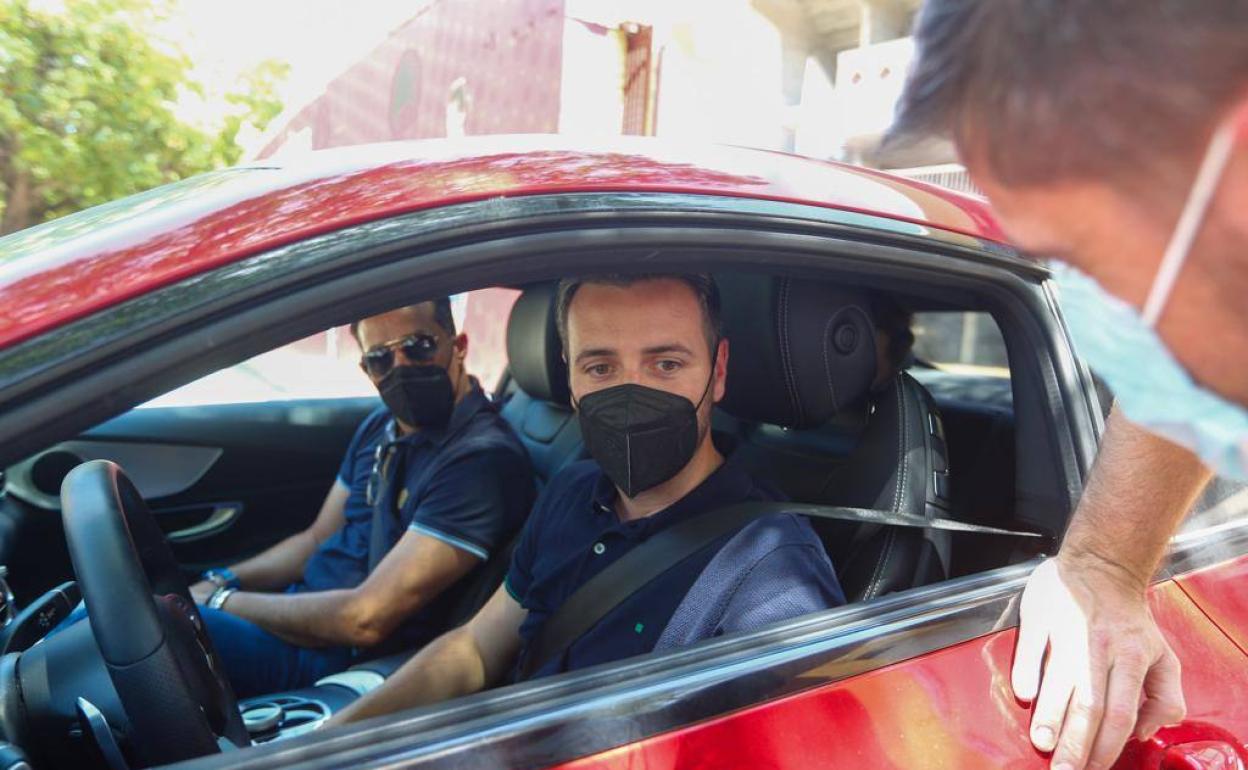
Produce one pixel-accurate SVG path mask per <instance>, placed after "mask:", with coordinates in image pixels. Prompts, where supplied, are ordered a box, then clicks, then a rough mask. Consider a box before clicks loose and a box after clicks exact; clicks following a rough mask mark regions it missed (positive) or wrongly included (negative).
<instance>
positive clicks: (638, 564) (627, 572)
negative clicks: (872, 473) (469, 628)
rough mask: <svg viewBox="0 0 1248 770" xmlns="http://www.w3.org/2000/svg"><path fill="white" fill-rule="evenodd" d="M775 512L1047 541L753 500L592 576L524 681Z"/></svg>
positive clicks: (536, 647)
mask: <svg viewBox="0 0 1248 770" xmlns="http://www.w3.org/2000/svg"><path fill="white" fill-rule="evenodd" d="M774 513H793V514H797V515H799V516H807V517H809V518H812V519H828V520H831V521H848V522H856V523H859V524H882V525H887V526H892V527H911V528H919V529H935V530H942V531H946V532H964V533H972V534H981V535H1008V536H1013V537H1023V538H1040V539H1045V538H1046V537H1047V536H1046V535H1042V534H1039V533H1036V532H1020V531H1015V530H1009V529H998V528H996V527H984V526H980V525H978V524H967V523H965V522H961V521H953V520H952V519H939V518H933V519H929V518H927V517H925V516H915V515H913V514H906V513H893V512H891V511H879V510H872V509H869V508H843V507H839V506H831V505H814V504H808V503H791V502H776V501H772V500H752V501H748V502H744V503H737V504H735V505H730V506H727V507H725V508H720V509H717V510H714V511H708V512H706V513H703V514H701V515H700V516H695V517H694V518H692V519H687V520H685V521H682V522H679V523H677V524H674V525H672V526H671V527H668V528H667V529H664V530H662V531H661V532H658V533H657V534H655V535H654V536H652V537H650V538H649V539H647V540H646V541H645V542H643V543H640V544H639V545H637V546H636V547H634V548H633V549H632V550H631V551H629V552H628V553H626V554H624V555H623V556H621V557H620V558H619V559H618V560H616V561H615V562H614V563H612V564H611V565H610V566H608V567H607V568H605V569H604V570H603V571H602V572H599V573H598V574H597V575H594V576H593V577H592V578H590V579H589V580H587V581H585V584H584V585H582V586H581V587H580V588H578V589H577V590H576V591H575V592H574V593H573V594H572V595H571V596H569V597H568V599H567V601H565V602H564V603H563V604H562V605H561V606H560V607H559V609H558V610H556V611H555V613H554V614H553V615H551V616H550V618H549V619H547V621H546V622H545V623H544V624H543V625H542V628H541V629H540V630H539V631H538V633H537V636H536V637H534V639H533V643H532V644H530V645H529V646H528V648H527V650H526V654H525V656H524V660H523V661H521V664H520V669H519V675H520V679H521V680H524V679H528V678H529V677H531V676H532V675H533V674H534V673H535V672H536V671H538V670H539V669H540V668H541V667H542V666H543V665H545V664H546V662H547V661H550V660H552V659H553V658H554V657H555V656H556V655H559V654H561V653H562V652H563V651H564V650H566V649H567V648H568V647H570V646H571V645H572V643H573V642H575V641H576V640H577V639H579V638H581V636H583V635H584V634H585V633H586V632H587V631H589V630H590V629H591V628H593V627H594V626H595V625H597V624H598V622H599V621H600V620H602V619H603V618H604V617H606V616H607V614H608V613H610V612H611V610H613V609H615V608H616V607H618V606H619V605H620V604H622V603H623V602H624V601H625V600H627V599H628V597H630V596H632V595H633V594H635V593H637V592H638V591H639V590H641V589H642V588H644V587H645V586H646V585H648V584H649V583H650V582H651V581H653V580H655V579H656V578H658V577H659V576H661V575H662V574H663V573H665V572H667V571H668V570H669V569H671V568H673V567H675V566H676V565H677V564H679V563H680V562H682V561H684V560H685V559H686V558H688V557H690V556H692V555H693V554H695V553H697V552H698V551H700V550H702V549H703V548H705V547H707V546H708V545H710V544H711V543H713V542H715V541H716V540H718V539H719V538H721V537H724V536H725V535H728V534H731V533H733V532H735V531H737V530H739V529H741V528H742V527H744V526H745V525H747V524H749V523H750V522H751V521H754V520H755V519H759V518H762V517H764V516H768V515H770V514H774Z"/></svg>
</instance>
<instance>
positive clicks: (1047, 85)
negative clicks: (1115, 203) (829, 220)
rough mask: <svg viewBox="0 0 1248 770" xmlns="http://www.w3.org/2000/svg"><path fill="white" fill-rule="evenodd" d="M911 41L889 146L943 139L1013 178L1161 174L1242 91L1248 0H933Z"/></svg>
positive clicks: (1246, 81)
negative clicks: (913, 54) (913, 51)
mask: <svg viewBox="0 0 1248 770" xmlns="http://www.w3.org/2000/svg"><path fill="white" fill-rule="evenodd" d="M914 37H915V44H916V48H917V58H916V60H915V63H914V67H913V68H912V70H911V74H910V78H909V81H908V83H907V85H906V90H905V92H904V94H903V95H902V99H901V101H900V103H899V104H898V108H897V120H896V122H895V123H894V127H893V129H892V130H891V132H890V136H889V138H888V139H887V140H886V147H887V146H897V145H899V144H902V143H903V142H904V141H906V140H908V139H916V138H920V137H923V136H933V135H938V136H949V137H951V138H952V139H953V140H954V141H955V142H956V143H957V144H958V145H959V148H960V149H961V150H962V151H963V153H968V152H969V153H970V154H971V155H970V159H971V160H972V161H973V162H974V161H978V162H981V163H983V164H985V167H986V168H987V169H988V170H989V171H990V172H991V173H992V174H993V175H994V176H995V177H997V178H998V179H999V180H1000V181H1001V182H1003V183H1005V184H1023V185H1026V184H1045V183H1050V182H1053V181H1055V180H1062V179H1092V178H1110V179H1113V180H1117V181H1121V180H1136V179H1139V178H1150V177H1151V178H1152V179H1153V180H1155V179H1156V175H1157V172H1158V171H1159V170H1161V171H1163V172H1165V173H1171V172H1172V171H1173V170H1174V167H1176V166H1178V167H1179V168H1182V167H1184V166H1187V165H1191V164H1194V163H1195V161H1196V159H1197V158H1198V156H1199V154H1200V152H1201V151H1202V150H1203V147H1204V144H1205V142H1206V140H1207V138H1208V137H1209V135H1210V134H1211V133H1212V131H1213V129H1214V126H1215V124H1216V122H1217V121H1218V119H1219V118H1220V116H1221V114H1222V113H1223V112H1225V111H1226V109H1227V108H1228V107H1229V106H1230V105H1231V104H1232V103H1233V102H1234V100H1235V99H1236V98H1239V97H1241V96H1243V95H1244V94H1245V93H1246V92H1248V2H1245V0H1144V1H1143V2H1142V1H1141V0H927V2H926V3H925V4H924V7H923V10H922V11H921V13H920V15H919V17H918V19H917V21H916V23H915V32H914ZM1178 164H1182V166H1179V165H1178ZM1146 189H1147V188H1146Z"/></svg>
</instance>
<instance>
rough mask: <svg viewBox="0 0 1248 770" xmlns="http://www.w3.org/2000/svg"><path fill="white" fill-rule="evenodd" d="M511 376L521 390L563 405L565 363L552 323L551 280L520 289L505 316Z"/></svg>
mask: <svg viewBox="0 0 1248 770" xmlns="http://www.w3.org/2000/svg"><path fill="white" fill-rule="evenodd" d="M507 358H508V366H510V368H511V376H512V378H514V379H515V381H516V384H517V385H519V386H520V389H521V390H523V391H524V392H525V393H528V394H529V395H530V396H532V397H533V398H537V399H541V400H542V401H552V402H554V403H556V404H560V405H563V406H567V404H568V401H569V392H568V367H567V365H566V364H565V363H564V362H563V347H562V345H561V344H560V341H559V328H558V326H557V325H556V323H555V284H553V283H552V284H542V285H539V286H531V287H529V288H527V289H525V290H524V293H522V294H521V295H520V298H519V299H517V300H516V304H515V305H513V306H512V308H511V317H510V318H508V319H507Z"/></svg>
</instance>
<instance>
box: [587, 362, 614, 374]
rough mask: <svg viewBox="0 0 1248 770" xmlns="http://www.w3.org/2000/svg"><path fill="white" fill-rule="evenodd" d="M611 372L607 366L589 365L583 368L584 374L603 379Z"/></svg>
mask: <svg viewBox="0 0 1248 770" xmlns="http://www.w3.org/2000/svg"><path fill="white" fill-rule="evenodd" d="M610 372H611V367H610V366H608V365H607V364H590V365H589V366H587V367H585V373H586V374H589V375H590V376H593V377H605V376H607V375H608V374H609V373H610Z"/></svg>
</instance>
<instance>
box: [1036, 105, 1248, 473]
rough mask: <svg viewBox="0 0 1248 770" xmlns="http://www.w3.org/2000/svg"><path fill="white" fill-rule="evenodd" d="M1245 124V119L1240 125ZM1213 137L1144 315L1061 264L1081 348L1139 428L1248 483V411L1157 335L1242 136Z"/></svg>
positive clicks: (1228, 128) (1229, 128)
mask: <svg viewBox="0 0 1248 770" xmlns="http://www.w3.org/2000/svg"><path fill="white" fill-rule="evenodd" d="M1241 120H1242V118H1241ZM1237 130H1239V131H1242V130H1243V126H1238V127H1237V126H1236V125H1235V122H1234V121H1232V122H1228V124H1227V125H1225V126H1223V127H1222V128H1220V129H1219V130H1218V132H1217V133H1216V134H1215V135H1214V138H1213V140H1212V141H1211V143H1210V145H1209V149H1208V150H1207V152H1206V154H1205V158H1204V160H1203V161H1202V162H1201V167H1200V171H1199V172H1198V174H1197V176H1196V181H1195V182H1194V183H1193V185H1192V189H1191V191H1190V193H1189V194H1188V198H1187V202H1186V203H1185V204H1184V207H1183V213H1182V214H1181V216H1180V217H1179V223H1178V225H1177V226H1176V227H1175V231H1174V234H1173V235H1172V237H1171V239H1170V243H1169V245H1168V246H1167V248H1166V251H1165V255H1164V256H1163V257H1162V261H1161V266H1160V267H1159V268H1158V272H1157V276H1156V278H1154V280H1153V286H1152V288H1151V289H1150V291H1149V293H1148V299H1147V300H1146V301H1145V303H1144V309H1143V312H1142V314H1141V313H1137V312H1136V311H1135V308H1133V307H1132V306H1131V305H1129V304H1128V303H1126V302H1124V301H1122V300H1121V299H1119V298H1118V297H1116V296H1113V295H1112V294H1110V293H1109V292H1107V291H1105V290H1104V289H1103V288H1101V286H1100V285H1099V284H1098V283H1097V282H1096V281H1095V280H1093V279H1092V278H1091V277H1090V276H1088V275H1085V274H1084V273H1082V272H1080V271H1079V270H1077V269H1076V268H1073V267H1071V266H1069V265H1065V264H1061V263H1054V265H1053V277H1054V280H1055V282H1056V283H1057V285H1058V290H1059V292H1060V301H1061V306H1062V311H1063V315H1064V316H1065V318H1066V321H1067V324H1068V325H1069V327H1070V332H1071V336H1072V337H1074V341H1075V348H1076V350H1077V351H1078V353H1079V354H1080V355H1081V356H1082V357H1083V358H1084V359H1085V360H1086V361H1087V362H1088V364H1089V366H1091V367H1092V369H1093V371H1095V372H1096V374H1097V375H1098V376H1099V377H1101V379H1103V380H1104V381H1105V383H1106V384H1107V385H1108V386H1109V388H1110V390H1112V391H1113V393H1114V397H1115V400H1116V402H1117V404H1118V408H1119V409H1120V410H1121V411H1122V413H1123V414H1124V415H1126V417H1127V418H1128V419H1130V420H1131V421H1132V422H1134V423H1136V424H1137V425H1140V426H1141V427H1143V428H1146V429H1147V430H1149V431H1151V432H1153V433H1156V434H1157V435H1159V436H1163V437H1165V438H1167V439H1169V440H1170V441H1173V442H1174V443H1176V444H1179V445H1180V446H1184V447H1187V448H1188V449H1190V450H1191V451H1192V452H1194V453H1195V454H1196V455H1197V456H1199V457H1200V459H1201V460H1202V461H1203V462H1204V463H1205V464H1206V465H1207V466H1209V468H1210V469H1212V470H1213V472H1214V473H1216V474H1218V475H1219V476H1222V477H1224V478H1228V479H1234V480H1238V481H1248V411H1246V410H1245V409H1244V408H1243V407H1242V406H1239V405H1237V404H1234V403H1231V402H1229V401H1227V400H1226V399H1224V398H1222V397H1221V396H1219V395H1217V394H1215V393H1213V392H1211V391H1209V390H1208V389H1206V388H1203V387H1201V386H1200V385H1198V384H1197V383H1196V382H1195V381H1194V380H1193V379H1192V377H1191V375H1189V374H1188V372H1187V370H1186V369H1184V368H1183V366H1182V365H1181V364H1179V362H1178V361H1177V360H1175V358H1174V356H1173V355H1172V354H1171V352H1170V350H1169V348H1167V347H1166V345H1165V343H1164V342H1162V340H1161V338H1160V337H1159V336H1158V334H1157V332H1156V331H1155V330H1154V327H1155V326H1156V323H1157V319H1159V318H1160V317H1161V314H1162V311H1163V310H1164V309H1165V305H1166V302H1167V301H1168V299H1169V296H1170V293H1171V291H1172V290H1173V288H1174V284H1175V281H1176V279H1177V278H1178V274H1179V270H1180V268H1181V267H1182V265H1183V262H1184V261H1185V260H1186V259H1187V256H1188V254H1189V253H1190V252H1191V248H1192V244H1193V243H1194V242H1195V240H1196V236H1197V234H1198V233H1199V231H1200V225H1201V223H1202V222H1203V221H1204V218H1205V215H1206V214H1207V212H1208V209H1209V203H1210V201H1211V200H1212V199H1213V194H1214V192H1215V191H1216V190H1217V187H1218V182H1219V180H1220V179H1221V176H1222V173H1223V172H1224V171H1225V169H1226V166H1227V164H1228V163H1229V160H1230V156H1231V150H1232V148H1233V147H1234V144H1235V139H1236V136H1235V135H1236V131H1237Z"/></svg>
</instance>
